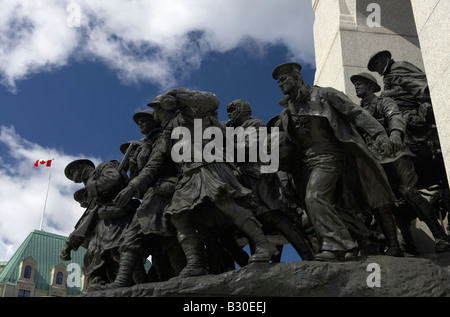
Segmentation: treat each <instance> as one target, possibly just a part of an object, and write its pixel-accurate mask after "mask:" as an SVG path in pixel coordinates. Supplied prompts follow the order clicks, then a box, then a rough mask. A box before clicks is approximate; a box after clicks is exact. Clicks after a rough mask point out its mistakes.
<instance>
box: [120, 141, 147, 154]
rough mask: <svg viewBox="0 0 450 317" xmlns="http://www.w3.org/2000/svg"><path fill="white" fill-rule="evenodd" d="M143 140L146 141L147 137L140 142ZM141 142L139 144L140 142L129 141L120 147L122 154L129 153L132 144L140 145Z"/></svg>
mask: <svg viewBox="0 0 450 317" xmlns="http://www.w3.org/2000/svg"><path fill="white" fill-rule="evenodd" d="M143 139H145V137H144V138H142V139H141V141H140V142H142V140H143ZM140 142H138V141H128V142H125V143H123V144H122V145H121V146H120V152H122V154H125V153H126V152H127V149H128V147H129V146H130V145H131V144H139V143H140Z"/></svg>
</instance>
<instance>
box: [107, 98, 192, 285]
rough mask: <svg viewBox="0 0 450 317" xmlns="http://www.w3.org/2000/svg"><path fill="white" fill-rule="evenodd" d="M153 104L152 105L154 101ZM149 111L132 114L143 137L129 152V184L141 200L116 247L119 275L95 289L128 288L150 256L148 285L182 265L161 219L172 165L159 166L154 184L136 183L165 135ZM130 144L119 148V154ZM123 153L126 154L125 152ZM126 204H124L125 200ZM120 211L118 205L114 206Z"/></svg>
mask: <svg viewBox="0 0 450 317" xmlns="http://www.w3.org/2000/svg"><path fill="white" fill-rule="evenodd" d="M154 102H156V101H154ZM153 112H154V111H153V109H146V110H144V111H141V112H138V113H135V114H134V115H133V120H134V121H135V122H136V124H137V125H138V126H139V129H140V132H141V133H142V134H144V135H145V137H144V138H143V139H142V140H141V141H142V143H141V144H139V145H138V146H137V147H136V148H135V149H134V150H131V151H132V153H133V154H132V155H131V156H130V158H129V160H128V162H129V163H128V168H129V170H130V180H131V181H134V182H135V183H134V185H133V186H134V187H133V189H135V192H134V196H135V197H136V198H138V199H140V200H141V204H140V206H139V207H138V208H137V210H136V213H135V215H134V217H133V219H132V221H131V223H130V225H129V226H128V228H127V229H126V230H124V232H123V234H122V236H123V242H122V244H121V246H120V249H119V251H120V263H119V271H118V274H117V277H116V279H115V280H114V282H113V283H110V284H107V285H105V286H101V285H100V286H98V288H99V289H111V288H118V287H126V286H130V285H131V283H132V277H133V274H134V272H135V270H136V268H138V267H139V266H140V262H141V259H146V258H148V257H149V256H150V255H151V256H152V268H151V269H150V271H151V272H149V273H153V274H150V277H151V281H153V282H156V281H165V280H168V279H169V278H171V277H174V276H177V275H178V274H179V273H180V271H181V269H182V268H183V267H184V265H185V262H186V260H185V258H184V254H183V251H182V249H181V247H180V245H179V243H178V241H177V238H176V232H175V230H174V229H173V227H172V226H171V223H170V219H169V218H168V217H166V216H165V213H164V208H165V207H166V205H167V204H168V203H169V202H170V200H171V196H172V193H173V190H174V186H175V185H174V184H175V182H176V175H177V173H178V172H177V170H176V169H175V165H174V164H173V163H172V162H171V161H169V160H166V161H165V162H163V165H162V166H161V171H160V176H159V178H158V181H157V182H156V183H155V184H153V186H150V187H146V186H142V185H141V184H140V183H138V182H136V179H137V178H138V177H141V176H140V174H141V172H142V170H143V169H144V167H145V166H146V164H147V163H148V161H149V160H150V159H151V157H152V155H154V154H155V153H157V152H158V151H161V146H162V144H164V140H165V137H166V135H165V134H164V129H163V128H162V127H161V126H160V125H159V124H158V123H157V122H156V121H155V120H154V117H153ZM127 146H130V147H131V146H133V142H128V143H126V144H125V145H122V151H125V148H127ZM127 150H130V149H129V148H127ZM125 202H126V200H125ZM118 208H121V205H120V206H118Z"/></svg>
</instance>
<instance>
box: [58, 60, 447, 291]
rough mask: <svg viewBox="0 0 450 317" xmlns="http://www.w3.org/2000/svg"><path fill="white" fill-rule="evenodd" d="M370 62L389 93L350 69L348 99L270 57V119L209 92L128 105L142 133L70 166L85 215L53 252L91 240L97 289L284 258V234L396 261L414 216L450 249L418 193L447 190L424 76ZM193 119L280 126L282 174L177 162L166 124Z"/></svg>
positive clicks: (92, 281)
mask: <svg viewBox="0 0 450 317" xmlns="http://www.w3.org/2000/svg"><path fill="white" fill-rule="evenodd" d="M368 69H369V70H370V71H376V72H378V73H379V74H380V75H381V76H383V81H384V91H383V92H382V93H381V94H380V96H376V95H375V93H377V92H380V91H381V90H382V89H381V87H380V86H379V85H378V83H377V80H376V79H375V78H374V77H373V76H372V75H371V74H370V73H361V74H357V75H354V76H352V77H351V81H352V83H353V84H354V85H355V89H356V93H357V96H358V97H359V98H361V104H360V105H356V104H355V103H353V102H352V101H351V100H350V99H349V98H348V97H347V96H346V95H345V94H344V93H342V92H340V91H337V90H335V89H333V88H323V87H318V86H309V85H308V84H307V83H305V82H304V80H303V78H302V76H301V65H299V64H297V63H287V64H282V65H279V66H278V67H276V68H275V69H274V71H273V73H272V76H273V78H274V79H275V80H276V81H277V82H278V86H279V87H280V89H281V91H282V93H283V94H284V95H285V96H284V97H283V98H282V99H281V100H280V102H279V103H280V105H281V106H283V107H284V108H283V110H282V111H281V112H280V114H279V115H278V116H276V117H275V118H273V119H272V120H270V121H269V122H268V123H267V124H265V123H264V122H263V121H262V120H260V119H258V118H255V117H252V109H251V106H250V104H249V103H248V102H247V101H246V100H243V99H237V100H234V101H232V102H230V103H229V104H228V105H227V112H228V116H229V120H228V121H226V122H220V121H219V119H218V115H217V110H218V107H219V100H218V98H217V96H216V95H215V94H213V93H211V92H205V91H196V90H190V89H186V88H178V89H171V90H169V91H167V92H166V93H164V94H162V95H159V96H157V97H156V98H155V99H154V100H153V101H152V102H151V103H149V104H148V106H149V109H146V110H144V111H142V112H138V113H136V114H134V116H133V120H134V121H135V123H136V124H137V125H138V127H139V130H140V133H141V134H143V135H144V137H143V138H142V139H141V140H139V141H130V142H127V143H125V144H123V145H122V146H121V147H120V150H121V151H122V153H123V154H124V157H123V159H122V160H121V162H119V161H108V162H102V163H101V164H99V165H98V166H95V165H94V163H92V162H91V161H89V160H76V161H74V162H71V163H70V164H69V165H68V166H67V167H66V169H65V174H66V177H67V178H68V179H70V180H72V181H74V182H75V183H82V184H83V185H84V187H83V188H82V189H80V190H78V191H77V192H76V193H75V194H74V198H75V200H76V201H78V202H79V204H80V206H82V207H83V208H85V210H86V211H85V213H84V214H83V216H82V217H81V218H80V220H79V222H78V223H77V224H76V226H75V230H74V231H73V232H72V233H71V235H70V236H69V238H68V239H67V241H66V245H65V247H64V249H63V250H62V252H61V258H62V259H63V260H69V259H70V252H71V251H72V250H77V249H78V248H79V247H80V246H81V247H84V248H86V250H87V252H86V255H85V258H84V263H83V273H84V274H85V276H86V278H87V280H88V283H89V289H90V290H102V289H111V288H118V287H125V286H130V285H133V284H140V283H146V282H150V281H165V280H168V279H170V278H175V277H178V278H183V277H191V276H201V275H205V274H218V273H222V272H225V271H229V270H233V269H235V265H236V264H237V265H239V266H240V267H243V266H246V265H248V264H249V263H254V262H269V261H279V260H280V252H281V251H282V245H283V244H286V243H289V244H291V245H292V246H293V248H294V249H295V250H296V251H297V253H298V254H299V256H300V257H301V258H302V260H305V261H346V260H351V259H354V258H355V257H357V256H358V255H363V254H369V253H373V252H375V253H377V254H385V255H389V256H397V257H402V256H404V252H407V253H409V254H418V253H417V250H416V248H415V243H414V240H413V238H412V235H411V231H410V224H411V221H412V220H413V219H415V218H416V217H418V218H419V219H420V220H422V221H424V222H425V223H426V224H427V226H428V227H429V228H430V230H431V232H432V234H433V236H434V238H435V241H436V252H442V251H446V250H450V243H449V239H448V236H447V234H446V232H445V229H444V228H443V227H442V226H441V224H440V223H439V221H438V216H437V214H436V212H435V207H436V206H434V205H433V204H432V203H431V202H430V201H429V200H427V199H426V198H424V196H423V195H422V194H421V192H420V191H419V190H420V189H421V188H427V187H429V186H431V185H437V186H440V188H441V189H443V191H445V190H447V189H448V184H447V183H446V178H445V172H444V170H443V162H442V157H441V156H440V151H439V150H440V147H439V140H438V138H437V132H436V127H435V123H434V115H433V113H432V106H431V101H430V96H429V90H428V86H427V83H426V77H425V75H424V74H423V72H422V71H421V70H420V69H418V68H417V67H415V66H414V65H412V64H410V63H408V62H396V61H394V60H393V59H392V56H391V54H390V52H388V51H381V52H378V53H376V54H374V56H373V57H371V59H370V61H369V64H368ZM195 119H201V122H202V127H203V129H206V128H208V127H216V128H220V129H225V128H226V127H243V128H249V127H254V128H261V127H270V128H272V127H273V128H278V131H279V137H278V142H279V171H278V172H277V173H261V166H262V165H263V164H266V163H264V162H260V161H258V162H253V161H249V160H247V161H245V160H244V161H243V162H240V161H239V162H238V161H236V162H231V163H230V162H220V161H217V162H216V161H213V162H206V161H205V160H200V161H193V162H192V161H181V162H175V161H174V160H173V158H172V156H171V154H172V153H171V150H172V148H173V146H174V144H176V143H177V142H179V140H177V139H173V138H172V132H173V131H174V129H176V128H178V127H183V128H187V129H188V130H189V131H191V132H193V131H194V120H195ZM191 135H194V133H191ZM190 141H191V145H192V144H193V140H190ZM203 142H204V143H203V146H204V145H206V141H203ZM244 146H245V145H244ZM192 150H193V151H194V146H192ZM423 171H425V172H423ZM421 173H422V174H423V175H424V176H422V174H421ZM433 175H434V176H433ZM397 229H399V231H400V232H401V238H402V240H403V242H404V243H403V244H402V245H400V243H399V240H400V239H399V237H398V235H397ZM280 241H281V242H280ZM247 244H248V245H249V247H250V248H249V250H250V252H249V253H250V254H249V253H247V252H246V251H245V250H244V249H243V246H245V245H247ZM149 256H151V259H152V266H151V268H150V270H148V271H146V269H145V266H144V264H145V261H146V259H147V258H149Z"/></svg>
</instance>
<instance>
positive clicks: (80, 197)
mask: <svg viewBox="0 0 450 317" xmlns="http://www.w3.org/2000/svg"><path fill="white" fill-rule="evenodd" d="M85 195H86V187H83V188H81V189H79V190H77V191H76V192H75V193H73V199H75V200H76V201H77V202H79V203H81V202H83V201H84V200H85V199H86V196H85Z"/></svg>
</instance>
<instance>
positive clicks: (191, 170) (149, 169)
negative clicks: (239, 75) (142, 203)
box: [115, 88, 278, 277]
mask: <svg viewBox="0 0 450 317" xmlns="http://www.w3.org/2000/svg"><path fill="white" fill-rule="evenodd" d="M218 105H219V100H218V98H217V97H216V96H215V95H214V94H213V93H210V92H203V91H193V90H189V89H186V88H179V89H173V90H170V91H169V92H167V93H166V94H165V95H164V96H163V98H162V99H161V101H160V103H159V104H155V105H152V106H153V107H154V109H155V113H154V117H155V120H157V121H159V122H161V125H162V126H163V127H166V131H167V135H168V136H169V141H170V143H166V147H165V148H164V149H163V148H161V151H159V152H158V153H157V156H155V157H153V158H150V160H149V162H148V163H147V165H146V166H145V167H144V169H143V170H142V171H141V173H140V174H139V176H138V177H136V178H135V179H134V180H131V181H130V185H129V186H128V187H127V188H126V189H124V190H123V191H122V192H121V193H119V195H118V196H117V197H116V199H115V201H116V204H117V205H118V206H120V205H121V203H122V202H123V201H124V200H125V201H126V200H127V199H129V198H130V197H131V196H132V195H134V194H135V192H136V190H135V188H138V187H139V186H143V185H144V186H149V185H151V184H152V183H153V182H154V181H155V180H156V177H157V175H158V174H159V173H160V170H161V166H162V165H163V164H164V162H166V161H167V160H172V155H171V150H172V140H171V139H170V134H171V133H172V131H174V129H175V128H186V129H188V130H189V131H190V133H191V134H190V136H192V137H193V136H194V133H195V132H194V120H195V119H197V118H199V119H201V121H202V123H203V124H204V126H203V129H205V128H207V127H210V126H216V127H222V126H221V124H220V122H219V121H218V120H217V113H216V111H217V108H218ZM202 132H203V130H202V131H200V133H202ZM179 141H187V142H189V143H191V142H192V143H193V140H192V139H188V140H183V139H182V140H179ZM177 142H178V140H177V141H174V143H177ZM191 149H192V150H193V152H194V151H195V150H197V149H196V148H195V145H193V146H192V147H191ZM193 154H194V155H195V153H193ZM197 154H198V153H197ZM155 155H156V154H155ZM177 166H178V169H179V171H180V177H179V180H178V183H177V185H176V188H175V192H174V194H173V196H172V200H171V203H170V204H169V205H168V206H167V207H166V212H167V213H168V214H170V215H171V222H172V223H173V225H174V226H175V228H176V230H177V236H178V240H179V242H180V243H181V246H182V248H183V251H184V253H185V255H186V260H187V265H186V267H185V268H184V269H183V270H182V271H181V273H180V275H179V276H180V277H188V276H199V275H204V274H205V273H206V271H205V267H204V261H203V244H202V241H201V237H200V235H199V234H198V232H197V231H196V226H195V222H196V221H197V222H204V221H206V219H208V216H209V217H211V216H214V218H215V217H216V216H217V217H218V218H220V217H222V218H225V219H226V220H227V221H230V222H231V223H233V224H235V225H236V226H237V227H238V228H239V229H241V230H242V231H243V232H244V233H245V234H246V235H247V236H248V237H249V238H250V239H251V240H252V241H253V242H254V244H255V246H256V248H255V254H253V255H252V256H251V257H250V258H249V262H256V261H264V262H266V261H269V260H270V259H271V258H272V256H274V255H276V254H277V253H278V251H277V249H276V248H275V246H273V245H272V244H271V243H269V242H268V240H267V238H266V236H265V235H264V233H263V232H262V230H261V228H260V223H259V222H258V221H256V219H255V218H254V216H253V214H252V213H251V212H250V211H249V210H248V209H246V208H245V206H247V205H249V206H251V204H252V198H251V191H250V190H248V189H246V188H244V187H243V186H242V185H241V184H240V183H239V182H238V181H237V179H236V177H235V176H234V174H233V171H232V169H231V167H230V166H229V164H227V163H218V162H210V163H207V162H205V161H204V160H203V159H202V160H201V161H200V162H195V161H194V162H192V161H183V160H181V161H180V162H178V163H177ZM205 206H208V207H209V208H204V207H205Z"/></svg>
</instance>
